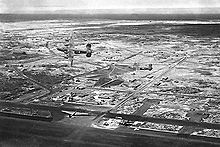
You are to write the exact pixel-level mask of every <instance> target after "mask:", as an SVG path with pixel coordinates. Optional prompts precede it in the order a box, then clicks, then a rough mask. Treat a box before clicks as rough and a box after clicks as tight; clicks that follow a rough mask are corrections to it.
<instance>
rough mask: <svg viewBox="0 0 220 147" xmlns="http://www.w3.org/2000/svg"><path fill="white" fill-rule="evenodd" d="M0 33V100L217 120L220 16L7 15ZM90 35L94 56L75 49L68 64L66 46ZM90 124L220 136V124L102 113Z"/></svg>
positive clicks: (83, 46) (76, 44) (87, 39)
mask: <svg viewBox="0 0 220 147" xmlns="http://www.w3.org/2000/svg"><path fill="white" fill-rule="evenodd" d="M0 33H1V34H0V35H1V36H0V82H1V84H0V98H1V101H7V102H16V103H25V104H26V103H34V104H46V105H62V104H68V105H71V104H82V105H88V106H91V105H92V106H97V107H98V106H101V107H102V108H104V109H106V110H110V111H112V112H115V113H123V114H134V115H138V116H146V117H155V118H169V119H178V120H190V121H194V122H207V123H215V124H219V123H220V107H219V103H220V100H219V95H220V22H217V21H181V20H179V21H174V20H172V21H165V20H164V21H156V20H152V21H150V20H139V21H136V20H105V19H103V20H92V21H91V20H42V21H23V22H22V21H21V22H2V23H1V32H0ZM87 43H91V44H92V50H93V53H92V56H91V57H86V55H85V54H76V55H75V56H74V63H73V66H72V67H71V66H70V60H69V59H68V56H67V54H65V53H64V52H63V51H65V50H68V49H69V48H70V47H69V45H70V44H72V45H73V47H72V48H75V49H76V50H86V44H87ZM151 64H152V69H151ZM5 109H6V108H5V107H2V108H1V111H4V110H5ZM11 111H15V113H18V112H16V111H18V110H11ZM19 111H20V110H19ZM19 113H20V112H19ZM27 113H28V112H27ZM82 117H83V116H82ZM72 120H73V122H74V117H73V118H67V117H66V118H64V119H63V120H60V121H61V122H62V121H63V122H64V123H71V122H72ZM73 122H72V123H73ZM90 125H91V127H98V128H104V129H120V127H125V126H126V127H128V128H132V129H134V130H145V129H156V130H162V131H171V132H182V133H188V134H194V135H204V136H209V137H217V138H219V137H220V130H213V129H200V128H189V127H183V126H178V125H167V124H156V123H150V122H148V123H146V122H139V121H135V122H127V121H124V120H121V119H109V118H105V117H100V118H98V119H97V120H96V121H94V122H92V123H91V124H90Z"/></svg>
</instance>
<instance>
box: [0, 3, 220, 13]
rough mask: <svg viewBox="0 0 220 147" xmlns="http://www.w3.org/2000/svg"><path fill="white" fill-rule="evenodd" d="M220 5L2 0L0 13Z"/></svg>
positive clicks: (214, 4)
mask: <svg viewBox="0 0 220 147" xmlns="http://www.w3.org/2000/svg"><path fill="white" fill-rule="evenodd" d="M218 7H220V0H0V13H22V12H24V13H37V12H42V11H46V12H55V11H74V10H81V9H88V10H99V9H122V10H126V12H128V11H127V10H131V11H132V9H152V8H170V9H173V8H174V9H179V8H187V9H194V8H197V9H198V8H218ZM197 11H198V10H197ZM210 11H211V10H210Z"/></svg>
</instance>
